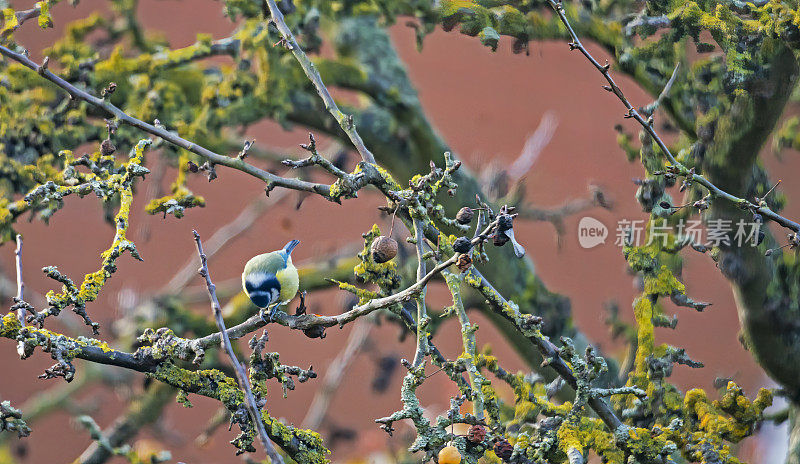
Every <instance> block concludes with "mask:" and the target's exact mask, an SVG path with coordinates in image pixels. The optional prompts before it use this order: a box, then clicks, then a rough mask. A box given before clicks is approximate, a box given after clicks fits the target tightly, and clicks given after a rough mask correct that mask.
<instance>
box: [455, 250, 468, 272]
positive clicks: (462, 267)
mask: <svg viewBox="0 0 800 464" xmlns="http://www.w3.org/2000/svg"><path fill="white" fill-rule="evenodd" d="M456 266H458V270H459V271H461V272H465V271H466V270H467V269H469V268H470V266H472V258H470V256H469V254H467V253H464V254H461V255H458V259H457V260H456Z"/></svg>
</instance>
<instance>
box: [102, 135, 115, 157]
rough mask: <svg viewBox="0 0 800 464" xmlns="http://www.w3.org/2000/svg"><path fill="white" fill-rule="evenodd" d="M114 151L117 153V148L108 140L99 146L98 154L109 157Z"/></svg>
mask: <svg viewBox="0 0 800 464" xmlns="http://www.w3.org/2000/svg"><path fill="white" fill-rule="evenodd" d="M115 151H117V147H115V146H114V144H113V143H112V142H111V140H109V139H105V140H103V143H101V144H100V154H101V155H103V156H111V155H113V154H114V152H115Z"/></svg>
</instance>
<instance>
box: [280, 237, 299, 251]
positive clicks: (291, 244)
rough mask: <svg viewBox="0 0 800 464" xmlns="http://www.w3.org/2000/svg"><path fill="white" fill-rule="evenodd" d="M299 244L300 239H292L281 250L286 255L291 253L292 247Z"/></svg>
mask: <svg viewBox="0 0 800 464" xmlns="http://www.w3.org/2000/svg"><path fill="white" fill-rule="evenodd" d="M299 244H300V240H292V241H291V242H289V243H287V244H286V245H284V246H283V251H284V252H286V254H287V255H291V254H292V250H294V247H296V246H297V245H299Z"/></svg>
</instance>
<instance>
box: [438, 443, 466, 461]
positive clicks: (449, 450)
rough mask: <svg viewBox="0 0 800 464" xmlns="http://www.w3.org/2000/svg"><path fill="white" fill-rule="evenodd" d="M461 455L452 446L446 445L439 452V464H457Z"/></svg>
mask: <svg viewBox="0 0 800 464" xmlns="http://www.w3.org/2000/svg"><path fill="white" fill-rule="evenodd" d="M460 462H461V453H459V452H458V448H456V447H455V446H453V445H447V446H445V447H444V448H442V449H441V450H440V451H439V464H459V463H460Z"/></svg>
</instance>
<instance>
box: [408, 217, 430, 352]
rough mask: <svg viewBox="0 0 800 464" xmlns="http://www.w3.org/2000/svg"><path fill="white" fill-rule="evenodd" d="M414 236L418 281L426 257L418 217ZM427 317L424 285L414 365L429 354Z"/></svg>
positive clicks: (419, 308)
mask: <svg viewBox="0 0 800 464" xmlns="http://www.w3.org/2000/svg"><path fill="white" fill-rule="evenodd" d="M414 237H415V238H416V240H417V281H420V280H422V278H423V277H424V276H425V258H424V257H423V256H424V254H425V248H424V247H425V239H424V233H423V231H422V222H420V220H419V219H416V218H414ZM427 319H428V315H427V313H426V308H425V287H423V288H422V290H421V291H420V292H419V294H418V295H417V348H416V350H415V351H414V362H413V364H412V365H413V366H414V367H417V366H419V365H420V364H422V361H423V360H424V359H425V356H427V354H428V344H427V341H428V336H427V333H426V332H427V326H428V324H427Z"/></svg>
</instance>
